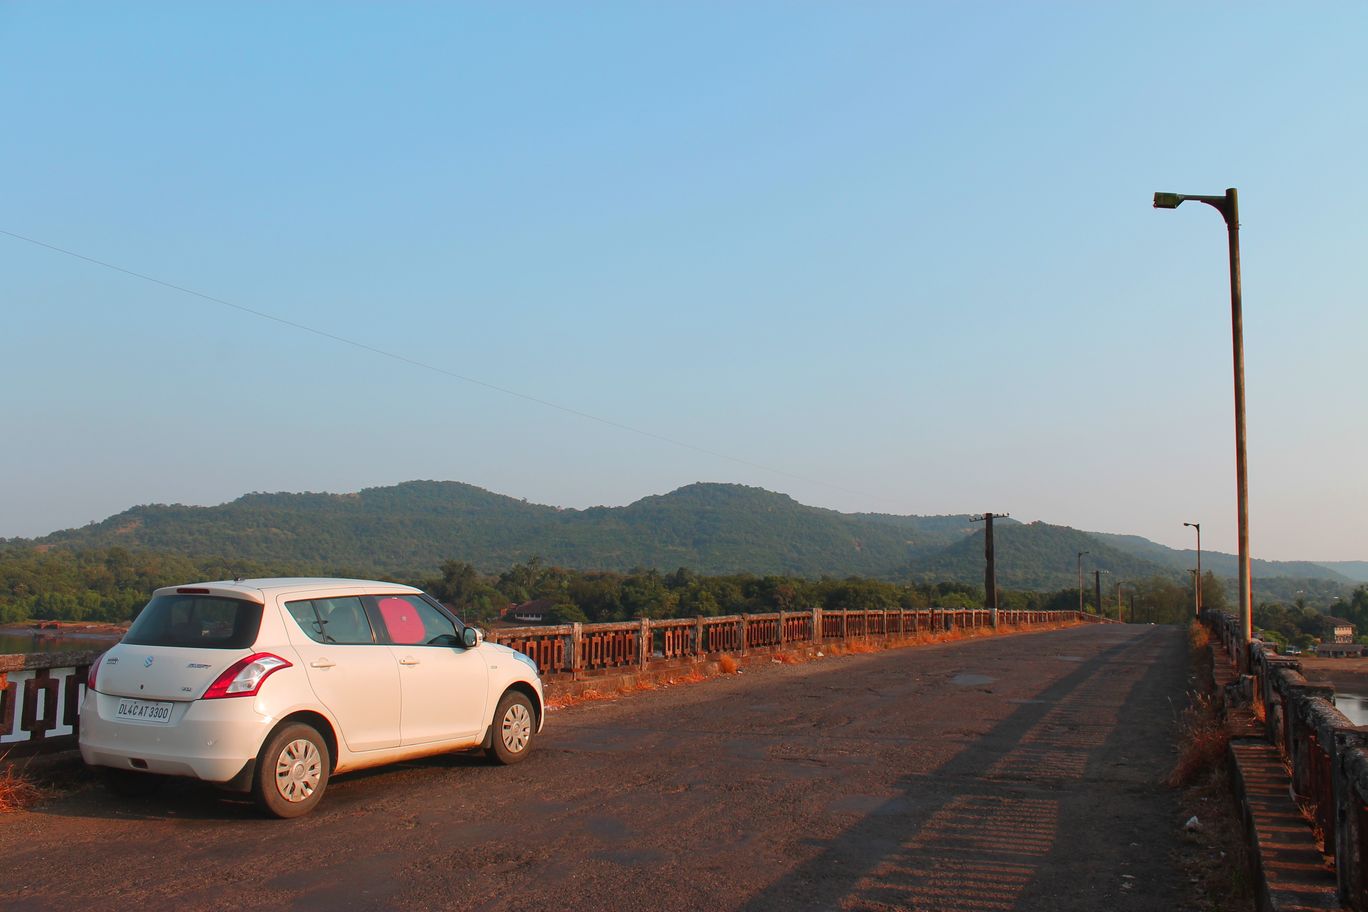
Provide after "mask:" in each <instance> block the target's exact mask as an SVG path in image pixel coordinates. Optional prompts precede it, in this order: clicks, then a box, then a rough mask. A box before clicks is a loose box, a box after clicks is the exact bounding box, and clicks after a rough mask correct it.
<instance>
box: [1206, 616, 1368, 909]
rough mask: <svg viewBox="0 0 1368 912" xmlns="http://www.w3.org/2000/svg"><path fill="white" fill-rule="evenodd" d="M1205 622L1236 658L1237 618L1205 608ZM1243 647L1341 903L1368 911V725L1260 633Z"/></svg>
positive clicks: (1270, 730)
mask: <svg viewBox="0 0 1368 912" xmlns="http://www.w3.org/2000/svg"><path fill="white" fill-rule="evenodd" d="M1203 621H1204V622H1205V623H1206V624H1207V626H1208V627H1209V628H1210V629H1211V630H1212V631H1213V632H1214V633H1215V634H1216V635H1217V636H1218V637H1219V638H1220V640H1221V642H1222V643H1223V644H1224V645H1225V647H1226V653H1227V654H1228V655H1229V656H1231V658H1232V659H1238V657H1239V656H1240V653H1241V644H1240V624H1239V619H1238V618H1236V617H1235V616H1234V615H1229V614H1221V613H1218V612H1214V611H1207V612H1204V614H1203ZM1248 649H1249V651H1248V653H1247V654H1246V656H1245V658H1246V659H1247V664H1246V666H1245V667H1247V668H1248V669H1249V678H1248V681H1247V682H1246V683H1247V684H1248V686H1249V687H1250V688H1251V690H1252V693H1251V694H1250V697H1251V698H1252V700H1253V701H1254V703H1255V704H1256V705H1257V706H1258V707H1261V708H1262V709H1263V716H1264V719H1263V724H1264V731H1265V734H1266V735H1267V737H1268V740H1269V741H1270V742H1271V743H1272V744H1274V745H1276V746H1277V747H1278V748H1279V750H1280V751H1281V752H1282V755H1283V758H1284V759H1285V760H1286V761H1287V762H1288V764H1289V766H1290V768H1291V774H1292V791H1293V793H1294V796H1295V797H1296V799H1297V801H1298V803H1299V804H1301V805H1302V806H1303V807H1305V808H1306V809H1307V811H1308V813H1309V814H1310V815H1311V816H1312V818H1313V819H1314V820H1315V823H1316V826H1317V827H1319V829H1320V832H1321V833H1322V835H1323V836H1324V844H1325V854H1326V855H1327V856H1329V857H1330V858H1331V859H1332V860H1333V861H1334V866H1335V879H1336V882H1337V885H1338V889H1339V899H1340V902H1342V903H1344V904H1345V905H1346V906H1347V907H1348V908H1350V909H1353V910H1357V912H1368V851H1365V841H1366V840H1368V726H1357V725H1354V724H1353V723H1352V722H1350V721H1349V719H1348V717H1346V716H1345V715H1344V714H1343V713H1341V712H1340V711H1339V710H1338V709H1336V708H1335V688H1334V687H1333V686H1331V685H1329V684H1313V683H1311V682H1309V681H1307V679H1306V677H1305V676H1304V675H1303V674H1302V671H1301V668H1302V666H1301V662H1300V661H1298V660H1297V659H1292V658H1288V657H1285V656H1280V655H1278V654H1277V653H1276V652H1273V651H1272V650H1271V649H1270V648H1269V647H1267V646H1265V644H1264V643H1263V642H1261V641H1259V640H1254V641H1252V642H1250V644H1249V647H1248Z"/></svg>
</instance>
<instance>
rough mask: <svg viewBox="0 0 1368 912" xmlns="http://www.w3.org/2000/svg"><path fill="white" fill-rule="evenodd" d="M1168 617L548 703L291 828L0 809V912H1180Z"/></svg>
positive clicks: (192, 811)
mask: <svg viewBox="0 0 1368 912" xmlns="http://www.w3.org/2000/svg"><path fill="white" fill-rule="evenodd" d="M1186 675H1187V667H1186V644H1185V640H1184V636H1183V632H1182V631H1180V630H1178V629H1176V628H1168V627H1152V626H1121V625H1090V626H1084V627H1075V628H1070V629H1066V630H1061V631H1051V632H1041V633H1034V634H1027V635H1019V636H1009V637H1000V638H989V639H978V640H969V641H963V642H960V643H954V644H946V645H939V646H932V647H920V648H913V649H898V650H891V651H887V652H882V653H877V654H873V655H859V656H846V657H830V658H827V659H825V660H822V661H818V662H813V663H810V664H806V665H801V666H783V665H779V664H768V663H767V664H765V665H763V666H760V667H756V668H747V669H746V670H745V672H744V673H743V674H741V675H737V676H733V677H724V678H718V679H712V680H709V681H705V682H703V683H699V684H694V685H689V686H680V687H675V688H669V689H665V690H660V691H655V692H651V693H642V694H639V695H634V696H631V697H627V698H624V699H621V700H617V701H614V702H601V703H592V704H584V705H581V706H578V707H575V708H572V709H567V710H562V711H558V712H553V713H552V714H551V716H550V719H549V721H548V724H547V728H546V730H545V732H544V736H543V737H542V739H541V740H540V742H539V744H538V745H537V750H536V752H535V754H534V755H532V756H531V757H529V759H528V760H527V761H526V762H525V763H523V764H521V765H518V766H514V767H495V766H491V765H488V764H486V763H485V762H484V761H483V760H482V759H479V758H477V757H475V756H472V755H469V754H466V755H452V756H447V757H441V758H435V759H431V760H425V761H421V762H415V763H409V764H404V765H401V766H397V767H391V768H387V769H383V770H377V771H370V772H365V773H358V774H354V775H350V776H343V777H341V778H339V779H338V780H336V781H335V782H333V783H332V784H331V785H330V786H329V789H328V794H327V796H326V797H325V798H324V800H323V802H322V804H321V805H320V806H319V807H318V809H317V810H316V811H315V812H314V813H313V814H312V815H310V816H307V817H304V818H301V819H299V820H294V821H276V820H267V819H263V818H261V817H258V816H257V815H256V813H255V812H254V810H253V809H252V807H251V805H250V804H248V803H245V802H243V801H240V800H237V799H236V798H233V797H226V796H225V795H224V794H223V793H220V792H218V791H216V790H214V789H211V788H208V787H206V786H203V785H200V784H197V783H191V782H186V781H178V782H176V783H174V784H173V785H171V786H169V787H168V788H166V789H165V790H164V791H163V792H162V793H161V794H159V795H158V796H156V797H155V798H151V799H142V800H139V801H133V800H125V799H116V798H114V797H113V796H110V795H108V794H106V793H105V792H104V791H103V790H102V789H100V788H98V787H95V786H90V787H86V788H83V789H80V790H78V791H76V792H74V793H72V794H68V795H66V796H65V797H62V798H59V799H57V800H54V801H52V802H50V803H47V804H46V805H41V806H39V807H37V808H35V809H33V810H30V811H26V812H22V813H17V814H10V815H7V816H5V817H3V818H0V908H3V909H6V910H11V912H19V910H54V909H81V910H83V912H84V910H98V909H118V910H121V912H126V910H129V909H176V910H196V909H233V910H238V909H326V910H333V909H339V910H340V909H473V910H543V909H546V910H561V909H585V910H599V909H602V910H641V909H666V910H688V912H694V910H721V909H732V910H792V909H867V910H873V909H881V910H882V909H915V910H941V909H943V910H954V912H979V910H983V912H989V910H992V912H997V910H1013V909H1022V910H1088V912H1095V910H1108V912H1127V910H1165V912H1168V910H1174V909H1184V908H1190V907H1191V903H1190V902H1189V899H1190V897H1189V896H1188V895H1187V894H1186V893H1185V892H1184V891H1185V890H1186V889H1187V888H1188V882H1187V878H1186V876H1184V875H1183V874H1182V873H1181V872H1180V870H1179V868H1178V861H1177V856H1178V855H1179V854H1180V853H1181V852H1182V851H1183V848H1182V838H1181V834H1180V831H1181V825H1182V820H1181V819H1180V816H1181V814H1180V812H1179V810H1178V808H1177V796H1176V795H1174V794H1173V793H1171V792H1169V791H1167V790H1165V789H1164V788H1163V787H1162V786H1160V785H1158V784H1157V782H1158V780H1159V779H1160V778H1161V777H1162V776H1163V774H1164V773H1165V772H1166V770H1167V769H1168V767H1169V765H1170V764H1171V762H1172V758H1173V739H1174V728H1175V725H1174V717H1175V715H1176V711H1177V708H1178V707H1180V706H1181V705H1182V702H1181V701H1182V700H1183V698H1184V690H1185V686H1186Z"/></svg>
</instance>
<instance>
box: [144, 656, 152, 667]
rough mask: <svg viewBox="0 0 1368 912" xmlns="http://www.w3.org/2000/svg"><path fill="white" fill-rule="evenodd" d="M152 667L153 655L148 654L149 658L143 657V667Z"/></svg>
mask: <svg viewBox="0 0 1368 912" xmlns="http://www.w3.org/2000/svg"><path fill="white" fill-rule="evenodd" d="M151 667H152V657H151V656H148V657H147V658H145V659H143V668H151Z"/></svg>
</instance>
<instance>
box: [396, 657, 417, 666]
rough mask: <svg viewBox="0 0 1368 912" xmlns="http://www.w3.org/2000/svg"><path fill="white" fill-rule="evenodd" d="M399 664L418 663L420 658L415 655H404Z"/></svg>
mask: <svg viewBox="0 0 1368 912" xmlns="http://www.w3.org/2000/svg"><path fill="white" fill-rule="evenodd" d="M399 664H400V665H417V664H418V660H417V659H415V658H414V657H413V656H404V657H403V658H402V659H400V660H399Z"/></svg>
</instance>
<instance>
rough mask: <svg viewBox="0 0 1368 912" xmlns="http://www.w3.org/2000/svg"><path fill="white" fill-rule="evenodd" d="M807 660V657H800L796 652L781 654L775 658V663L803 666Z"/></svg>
mask: <svg viewBox="0 0 1368 912" xmlns="http://www.w3.org/2000/svg"><path fill="white" fill-rule="evenodd" d="M806 660H807V659H806V657H805V656H800V655H798V654H797V653H796V652H780V653H777V654H776V655H775V656H774V661H776V662H778V663H779V664H780V665H801V664H803V662H805V661H806Z"/></svg>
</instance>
